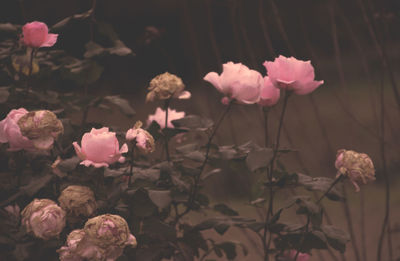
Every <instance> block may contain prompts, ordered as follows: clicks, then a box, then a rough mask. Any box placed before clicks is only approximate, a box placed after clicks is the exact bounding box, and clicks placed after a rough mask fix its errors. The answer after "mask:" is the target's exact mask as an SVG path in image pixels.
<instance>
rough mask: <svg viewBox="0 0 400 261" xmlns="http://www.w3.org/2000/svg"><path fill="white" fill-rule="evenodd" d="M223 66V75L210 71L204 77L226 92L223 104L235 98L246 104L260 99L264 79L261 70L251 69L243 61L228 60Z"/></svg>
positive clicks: (222, 91) (223, 92)
mask: <svg viewBox="0 0 400 261" xmlns="http://www.w3.org/2000/svg"><path fill="white" fill-rule="evenodd" d="M222 66H223V69H222V73H221V75H218V74H217V73H216V72H210V73H208V74H207V75H206V76H205V77H204V78H203V79H204V80H205V81H207V82H209V83H211V84H212V85H214V87H215V88H216V89H217V90H218V91H220V92H221V93H222V94H224V96H225V97H224V98H222V103H223V104H226V105H227V104H228V103H229V102H230V101H231V100H233V99H234V100H236V101H237V102H239V103H244V104H253V103H257V102H258V101H259V100H260V89H261V87H262V86H263V85H264V79H263V77H262V75H261V74H260V73H259V72H257V71H255V70H250V69H249V68H248V67H247V66H245V65H243V64H241V63H233V62H228V63H225V64H223V65H222Z"/></svg>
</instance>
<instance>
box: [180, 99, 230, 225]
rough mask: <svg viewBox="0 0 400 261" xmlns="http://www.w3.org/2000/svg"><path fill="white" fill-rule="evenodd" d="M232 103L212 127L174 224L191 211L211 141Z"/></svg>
mask: <svg viewBox="0 0 400 261" xmlns="http://www.w3.org/2000/svg"><path fill="white" fill-rule="evenodd" d="M233 103H234V101H233V100H231V101H230V102H229V105H228V106H227V107H226V110H225V111H224V112H223V114H222V116H221V117H220V119H219V120H218V122H217V124H215V125H214V129H213V131H212V133H211V135H210V137H209V138H208V142H207V145H206V154H205V156H204V161H203V163H202V165H201V166H200V171H199V174H198V175H196V176H195V177H194V183H193V186H192V189H191V192H190V194H189V198H188V204H187V205H186V209H185V211H183V212H182V213H181V214H179V215H177V216H176V217H175V224H176V223H178V222H179V219H180V218H181V217H183V216H184V215H186V214H187V213H189V211H190V210H191V209H192V205H193V201H194V200H195V198H196V194H197V190H198V186H199V182H200V178H201V174H202V173H203V171H204V169H205V167H206V165H207V161H208V157H209V154H210V149H211V144H212V140H213V138H214V136H215V134H216V133H217V130H218V129H219V127H220V125H221V123H222V121H223V120H224V118H225V117H226V115H227V114H228V112H229V111H230V109H231V108H232V106H233Z"/></svg>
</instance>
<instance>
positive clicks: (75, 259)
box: [57, 229, 85, 261]
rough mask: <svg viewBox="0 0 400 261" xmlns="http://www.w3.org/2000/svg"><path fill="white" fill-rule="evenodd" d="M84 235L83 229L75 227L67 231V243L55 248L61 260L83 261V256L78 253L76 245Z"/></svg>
mask: <svg viewBox="0 0 400 261" xmlns="http://www.w3.org/2000/svg"><path fill="white" fill-rule="evenodd" d="M84 236H85V232H84V231H83V229H75V230H73V231H71V233H69V235H68V237H67V245H66V246H63V247H61V248H60V249H59V250H57V252H58V253H59V254H60V260H61V261H83V257H81V256H79V255H78V251H77V247H78V244H79V243H80V242H81V241H82V239H83V237H84Z"/></svg>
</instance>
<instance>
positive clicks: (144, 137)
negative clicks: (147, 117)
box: [126, 121, 155, 153]
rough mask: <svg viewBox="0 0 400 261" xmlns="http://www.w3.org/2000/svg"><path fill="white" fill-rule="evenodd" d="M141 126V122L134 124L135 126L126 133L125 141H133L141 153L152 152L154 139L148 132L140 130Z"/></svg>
mask: <svg viewBox="0 0 400 261" xmlns="http://www.w3.org/2000/svg"><path fill="white" fill-rule="evenodd" d="M142 125H143V123H142V122H141V121H138V122H136V123H135V126H133V128H132V129H129V130H128V131H127V132H126V139H127V140H135V141H136V147H138V148H139V150H140V151H141V152H142V153H149V152H153V151H154V150H155V144H154V138H153V136H151V134H150V133H149V132H148V131H146V130H144V129H142V128H141V127H142Z"/></svg>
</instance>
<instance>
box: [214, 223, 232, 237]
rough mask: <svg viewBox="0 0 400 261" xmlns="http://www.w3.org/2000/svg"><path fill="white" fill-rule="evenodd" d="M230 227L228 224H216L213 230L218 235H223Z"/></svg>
mask: <svg viewBox="0 0 400 261" xmlns="http://www.w3.org/2000/svg"><path fill="white" fill-rule="evenodd" d="M230 227H231V225H230V224H228V223H222V222H220V223H218V224H217V225H216V226H214V230H215V231H217V233H218V234H220V235H223V234H225V232H226V231H227V230H228V229H229V228H230Z"/></svg>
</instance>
